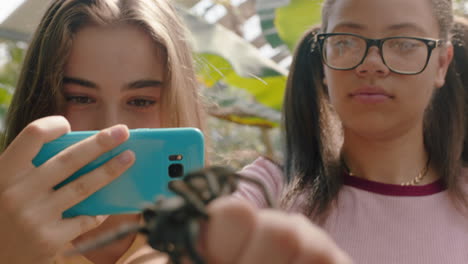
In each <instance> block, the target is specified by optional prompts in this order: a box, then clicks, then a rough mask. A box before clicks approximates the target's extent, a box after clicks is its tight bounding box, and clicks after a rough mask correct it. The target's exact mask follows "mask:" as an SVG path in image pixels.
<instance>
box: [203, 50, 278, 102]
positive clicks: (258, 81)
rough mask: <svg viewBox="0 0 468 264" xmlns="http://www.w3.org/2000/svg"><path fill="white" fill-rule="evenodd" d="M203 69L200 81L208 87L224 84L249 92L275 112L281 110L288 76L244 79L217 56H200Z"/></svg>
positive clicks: (273, 75)
mask: <svg viewBox="0 0 468 264" xmlns="http://www.w3.org/2000/svg"><path fill="white" fill-rule="evenodd" d="M198 58H199V60H201V61H202V62H203V63H202V65H203V67H201V69H200V70H199V71H198V77H199V78H200V81H201V82H202V83H204V84H205V85H206V86H207V87H211V86H213V85H214V84H216V83H217V82H220V81H223V82H224V83H226V84H228V85H230V86H233V87H236V88H239V89H243V90H245V91H248V92H249V93H250V94H251V96H252V97H253V98H254V99H255V101H257V102H259V103H261V104H263V105H265V106H268V107H270V108H272V109H275V110H281V105H282V100H283V94H284V89H285V87H286V76H285V75H279V74H276V75H275V74H270V75H268V72H265V74H264V75H260V76H250V77H243V76H240V75H239V74H238V73H237V72H236V71H235V70H234V68H233V66H231V64H230V63H229V62H228V61H227V60H226V59H224V58H223V57H220V56H218V55H215V54H206V53H205V54H199V55H198Z"/></svg>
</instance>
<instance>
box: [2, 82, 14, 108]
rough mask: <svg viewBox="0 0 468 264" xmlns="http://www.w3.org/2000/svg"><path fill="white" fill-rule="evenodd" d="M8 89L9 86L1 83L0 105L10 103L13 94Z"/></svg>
mask: <svg viewBox="0 0 468 264" xmlns="http://www.w3.org/2000/svg"><path fill="white" fill-rule="evenodd" d="M8 90H9V89H8V87H7V86H5V85H2V84H1V83H0V107H1V106H8V105H10V101H11V97H12V95H11V93H10V92H9V91H8ZM0 114H1V113H0Z"/></svg>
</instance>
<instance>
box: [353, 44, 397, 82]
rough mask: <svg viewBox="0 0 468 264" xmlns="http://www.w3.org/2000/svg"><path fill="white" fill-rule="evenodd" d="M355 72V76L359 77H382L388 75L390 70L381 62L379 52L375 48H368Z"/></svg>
mask: <svg viewBox="0 0 468 264" xmlns="http://www.w3.org/2000/svg"><path fill="white" fill-rule="evenodd" d="M355 70H356V73H357V75H358V76H361V77H366V76H369V75H377V76H379V77H384V76H387V75H388V74H389V73H390V69H389V68H388V67H387V65H385V63H384V62H383V59H382V56H381V53H380V50H379V48H378V47H376V46H373V47H370V48H369V50H368V52H367V55H366V57H365V58H364V61H363V62H362V63H361V64H360V65H359V66H358V67H356V69H355Z"/></svg>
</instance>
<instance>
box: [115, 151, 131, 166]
mask: <svg viewBox="0 0 468 264" xmlns="http://www.w3.org/2000/svg"><path fill="white" fill-rule="evenodd" d="M132 159H133V152H132V151H131V150H126V151H124V152H122V153H121V154H120V155H119V156H117V160H118V161H119V162H120V163H121V164H127V163H129V162H130V161H132Z"/></svg>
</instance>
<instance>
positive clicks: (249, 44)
mask: <svg viewBox="0 0 468 264" xmlns="http://www.w3.org/2000/svg"><path fill="white" fill-rule="evenodd" d="M467 1H468V0H455V1H454V9H455V12H456V13H457V14H459V15H466V14H467V13H468V4H467ZM49 2H50V0H2V1H1V3H0V136H1V133H2V131H3V128H4V124H3V121H4V116H5V113H6V111H7V109H8V106H9V103H10V100H11V95H12V92H13V91H14V89H15V84H16V81H17V78H18V73H19V69H20V67H21V63H22V59H23V56H24V52H25V49H26V48H27V46H28V40H29V39H30V36H31V33H32V32H33V31H34V28H35V27H36V25H37V24H38V22H39V19H40V17H41V15H42V13H43V12H44V11H45V9H46V8H47V5H48V4H49ZM173 2H174V4H175V5H176V7H177V9H178V11H179V12H180V14H181V16H182V17H183V19H184V21H185V22H186V24H187V26H188V28H189V31H190V32H191V33H192V36H191V37H192V39H191V41H192V46H193V48H194V53H195V54H194V55H195V58H196V64H197V69H198V70H197V76H198V80H199V84H200V86H201V87H202V91H203V95H204V97H205V98H206V101H207V102H208V105H207V106H208V112H209V115H210V117H209V120H208V128H209V129H208V135H207V136H208V138H209V139H210V141H211V149H212V151H211V153H210V158H211V160H212V162H213V163H215V164H225V165H230V166H232V167H234V168H240V167H242V166H244V165H245V164H248V163H250V162H251V161H253V160H254V159H255V158H256V157H258V156H259V155H265V156H268V157H271V158H275V159H279V158H281V138H280V131H279V130H280V129H279V124H280V120H281V104H282V98H283V93H284V89H285V84H286V76H287V73H288V68H289V65H290V63H291V59H292V58H291V53H292V51H293V49H294V46H295V44H296V42H297V41H298V39H299V38H300V36H301V35H302V33H303V32H304V31H305V30H307V29H308V28H309V27H310V26H312V25H315V24H318V23H319V22H320V10H321V5H322V2H323V0H173Z"/></svg>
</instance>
